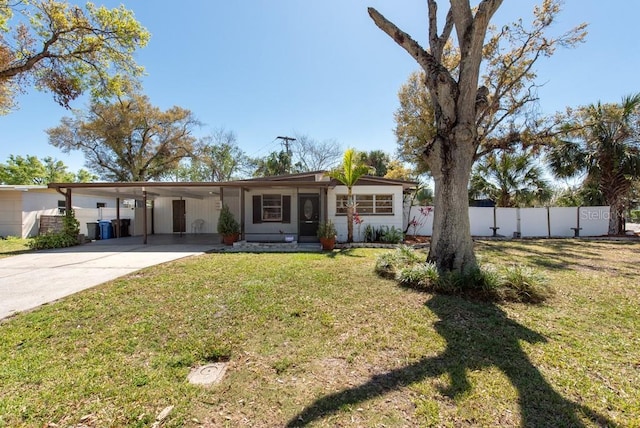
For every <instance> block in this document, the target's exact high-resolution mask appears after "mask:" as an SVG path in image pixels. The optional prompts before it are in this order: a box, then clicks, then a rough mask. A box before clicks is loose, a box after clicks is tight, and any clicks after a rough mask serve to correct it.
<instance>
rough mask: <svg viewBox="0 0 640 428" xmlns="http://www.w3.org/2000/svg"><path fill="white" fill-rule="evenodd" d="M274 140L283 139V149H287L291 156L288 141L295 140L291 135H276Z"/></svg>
mask: <svg viewBox="0 0 640 428" xmlns="http://www.w3.org/2000/svg"><path fill="white" fill-rule="evenodd" d="M276 140H282V141H283V143H282V144H284V147H285V149H286V151H287V155H288V156H291V149H290V148H289V142H291V141H296V139H295V138H293V137H280V136H278V137H276Z"/></svg>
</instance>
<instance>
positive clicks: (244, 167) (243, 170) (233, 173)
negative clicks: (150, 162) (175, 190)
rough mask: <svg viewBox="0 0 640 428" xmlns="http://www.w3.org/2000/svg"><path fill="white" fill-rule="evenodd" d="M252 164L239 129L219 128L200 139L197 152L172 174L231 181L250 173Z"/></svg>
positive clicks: (183, 178)
mask: <svg viewBox="0 0 640 428" xmlns="http://www.w3.org/2000/svg"><path fill="white" fill-rule="evenodd" d="M250 165H251V160H250V159H249V157H248V156H247V155H246V154H245V153H244V151H242V149H241V148H240V147H239V146H238V142H237V137H236V134H235V132H233V131H227V130H225V129H224V128H219V129H216V130H214V131H213V132H212V133H211V135H207V136H206V137H203V138H201V139H200V140H198V141H197V142H196V143H195V144H194V148H193V153H192V154H191V155H190V156H189V157H188V158H185V159H184V160H183V161H182V162H181V164H180V165H179V166H178V167H177V169H176V170H174V171H170V172H169V174H168V176H171V177H172V178H175V180H177V181H213V182H221V181H229V180H234V179H239V178H242V177H243V176H245V175H247V174H248V169H249V167H250Z"/></svg>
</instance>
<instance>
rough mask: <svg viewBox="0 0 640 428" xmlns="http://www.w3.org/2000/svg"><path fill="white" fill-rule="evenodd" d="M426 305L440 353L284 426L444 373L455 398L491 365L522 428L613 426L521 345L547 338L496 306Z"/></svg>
mask: <svg viewBox="0 0 640 428" xmlns="http://www.w3.org/2000/svg"><path fill="white" fill-rule="evenodd" d="M426 305H427V307H429V309H431V310H432V311H433V312H434V313H435V314H436V315H437V316H438V317H439V318H440V320H439V321H437V322H436V323H435V329H436V331H437V332H438V333H439V334H440V335H441V336H442V337H443V338H444V339H445V340H446V342H447V347H446V349H445V351H444V352H443V353H442V354H440V355H436V356H433V357H424V358H422V359H421V360H419V361H417V362H415V363H413V364H410V365H408V366H406V367H402V368H399V369H395V370H391V371H389V372H387V373H384V374H379V375H375V376H373V377H372V378H371V379H370V380H369V381H368V382H366V383H364V384H362V385H360V386H357V387H354V388H351V389H346V390H343V391H341V392H337V393H334V394H331V395H327V396H324V397H322V398H319V399H318V400H316V401H315V402H314V403H312V404H311V405H310V406H308V407H307V408H305V409H304V410H303V411H302V412H301V413H299V414H297V415H295V416H294V417H293V418H292V419H291V420H290V421H289V422H288V423H287V426H288V427H299V426H305V425H307V424H310V423H312V422H313V421H316V420H320V419H322V418H324V417H327V416H329V415H331V414H334V413H337V412H339V411H340V410H341V409H342V408H344V406H351V405H356V404H357V403H361V402H363V401H366V400H369V399H372V398H375V397H379V396H383V395H385V394H386V393H388V392H390V391H393V390H397V389H400V388H402V387H406V386H408V385H411V384H413V383H416V382H420V381H422V380H424V379H426V378H429V377H439V376H441V375H443V374H448V375H449V378H450V380H451V384H450V385H449V387H447V388H445V389H442V390H441V393H442V394H444V395H446V396H449V397H451V398H456V397H459V396H461V395H462V394H464V393H465V392H467V391H469V390H471V388H472V385H471V383H470V382H469V379H468V378H467V372H469V371H474V370H482V369H485V368H490V367H496V368H498V369H500V370H501V371H502V372H503V373H504V374H505V375H506V376H507V377H508V378H509V381H510V382H511V383H512V385H513V386H514V387H515V388H516V389H517V391H518V394H519V399H518V402H519V405H520V409H521V418H522V419H521V426H523V427H541V426H556V427H585V426H586V425H585V424H584V423H583V422H582V420H581V419H580V417H584V418H587V419H589V420H591V421H593V422H594V423H596V424H599V425H600V426H610V427H615V426H616V424H615V423H614V422H613V421H611V420H609V419H608V418H606V417H605V416H602V415H600V414H598V413H596V412H595V411H593V410H591V409H589V408H588V407H586V406H583V405H581V404H578V403H575V402H573V401H571V400H568V399H566V398H564V397H562V396H561V395H560V394H559V393H558V392H556V391H555V390H554V389H553V387H552V386H551V385H550V384H549V383H548V382H547V381H546V380H545V378H544V377H543V376H542V374H541V373H540V371H539V370H538V369H537V368H536V367H535V366H534V365H533V364H532V362H531V361H530V360H529V358H528V357H527V354H526V353H525V352H524V350H523V349H522V347H521V346H520V343H519V341H520V340H526V341H527V342H530V343H536V342H546V339H545V338H544V337H543V336H542V335H540V334H538V333H536V332H535V331H532V330H530V329H528V328H526V327H524V326H522V325H520V324H518V323H517V322H515V321H512V320H511V319H509V318H507V316H506V314H505V313H504V312H503V311H502V310H501V309H500V308H499V307H498V306H496V305H494V304H490V303H479V302H472V301H467V300H464V299H461V298H459V297H455V296H444V295H435V296H434V297H433V298H431V299H430V300H429V301H428V302H427V303H426Z"/></svg>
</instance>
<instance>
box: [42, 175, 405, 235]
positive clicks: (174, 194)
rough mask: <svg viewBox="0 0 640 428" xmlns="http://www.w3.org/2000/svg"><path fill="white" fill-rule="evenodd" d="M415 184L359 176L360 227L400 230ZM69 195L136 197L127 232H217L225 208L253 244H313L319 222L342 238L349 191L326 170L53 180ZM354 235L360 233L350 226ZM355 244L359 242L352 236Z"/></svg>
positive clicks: (55, 186)
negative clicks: (179, 179) (180, 178)
mask: <svg viewBox="0 0 640 428" xmlns="http://www.w3.org/2000/svg"><path fill="white" fill-rule="evenodd" d="M415 185H416V183H414V182H407V181H400V180H389V179H384V178H380V177H372V176H366V177H362V178H361V179H360V180H359V181H358V183H357V184H356V186H354V187H353V194H354V195H356V202H357V204H358V206H357V209H356V210H357V211H358V213H359V215H360V218H361V219H362V220H363V221H364V223H363V225H366V224H370V225H372V226H382V225H385V226H389V227H391V226H395V227H398V228H401V227H402V225H403V194H404V192H407V191H409V190H410V189H412V188H414V187H415ZM49 187H50V188H52V189H59V190H60V191H61V192H69V193H70V198H71V203H72V204H74V205H75V200H76V198H78V197H80V195H97V194H100V195H109V196H111V197H112V198H118V199H116V200H117V201H118V200H120V199H121V198H128V199H136V200H138V201H141V202H140V203H139V206H141V207H142V206H145V205H146V206H147V207H148V209H147V210H146V212H147V215H146V216H145V215H144V212H143V211H142V210H141V209H140V211H138V210H136V213H135V225H136V227H134V228H133V229H134V230H133V232H132V234H134V235H141V234H143V231H144V226H143V224H145V223H146V224H147V233H152V234H154V233H155V234H167V233H216V228H217V222H218V217H219V214H220V209H221V208H222V205H223V204H226V205H228V206H229V208H230V210H231V212H232V213H233V214H234V215H235V217H236V219H238V220H239V222H240V225H241V231H242V232H241V239H243V240H247V241H254V242H282V241H284V240H285V238H286V237H292V239H293V240H295V241H298V242H317V241H318V239H317V237H316V231H317V228H318V224H319V223H320V222H324V221H327V220H332V221H333V222H334V223H335V224H336V228H337V230H338V240H340V241H344V240H346V234H347V224H346V207H345V203H346V195H347V189H346V187H344V186H342V185H341V184H340V183H339V182H337V181H335V180H331V179H330V178H329V177H327V176H326V175H325V172H324V171H314V172H308V173H301V174H288V175H282V176H276V177H263V178H255V179H249V180H237V181H228V182H220V183H213V182H198V183H168V182H144V183H52V184H50V185H49ZM354 233H355V234H357V228H354ZM354 238H355V240H361V238H359V237H358V236H354Z"/></svg>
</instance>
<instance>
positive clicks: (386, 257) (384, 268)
mask: <svg viewBox="0 0 640 428" xmlns="http://www.w3.org/2000/svg"><path fill="white" fill-rule="evenodd" d="M421 262H424V256H421V255H420V254H419V253H418V252H416V251H415V250H414V249H413V248H411V247H408V246H406V245H401V246H399V247H398V248H396V249H395V250H394V251H393V252H390V253H382V254H380V255H379V256H378V258H377V259H376V266H375V271H376V273H377V274H378V275H380V276H382V277H385V278H395V277H396V272H397V271H398V270H400V269H401V268H403V267H406V266H410V265H416V264H418V263H421Z"/></svg>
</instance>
